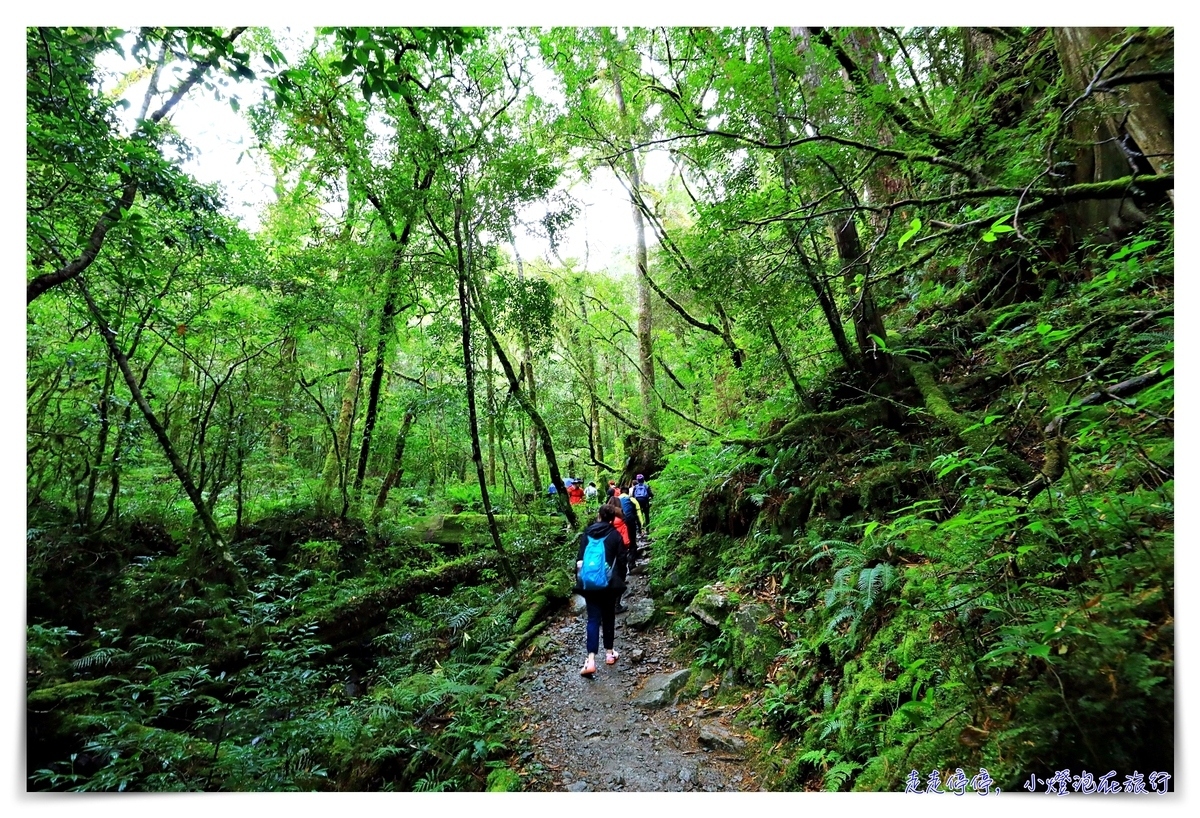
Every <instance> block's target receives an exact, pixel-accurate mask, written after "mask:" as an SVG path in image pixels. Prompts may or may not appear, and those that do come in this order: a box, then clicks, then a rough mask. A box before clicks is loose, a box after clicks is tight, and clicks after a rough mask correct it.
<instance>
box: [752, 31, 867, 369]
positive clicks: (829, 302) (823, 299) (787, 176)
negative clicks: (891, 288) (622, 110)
mask: <svg viewBox="0 0 1200 818" xmlns="http://www.w3.org/2000/svg"><path fill="white" fill-rule="evenodd" d="M762 37H763V43H764V45H765V47H766V50H767V67H768V70H769V71H770V74H771V91H772V94H773V95H774V98H775V123H776V132H777V134H778V137H779V141H780V142H784V141H786V140H787V138H788V132H787V112H786V110H785V109H784V106H783V95H782V93H781V91H780V88H779V74H778V71H777V70H776V68H775V54H774V51H773V50H772V48H771V35H770V32H769V31H768V30H767V29H766V28H763V29H762ZM779 165H780V178H781V180H782V182H783V195H784V206H785V207H791V198H792V162H791V157H790V156H789V155H788V153H787V152H786V151H783V152H781V153H780V156H779ZM784 229H785V231H786V233H787V236H788V240H789V241H790V242H791V245H792V249H793V250H795V252H796V259H797V261H798V262H799V265H800V272H801V273H802V274H803V276H804V279H805V280H806V281H807V282H808V285H809V286H810V287H811V288H812V290H813V293H814V294H815V295H816V296H817V304H818V305H819V306H820V307H821V313H822V314H823V315H824V316H825V321H826V323H827V324H829V333H830V335H832V336H833V342H834V345H835V346H837V350H838V353H839V354H840V355H841V356H842V363H844V364H845V365H846V368H847V369H850V370H853V369H855V368H856V366H857V363H858V362H857V361H856V360H855V356H854V352H853V351H852V350H851V349H850V343H849V342H848V341H847V340H846V331H845V329H843V327H842V316H841V315H840V314H839V313H838V309H837V304H836V303H835V302H834V299H833V293H832V292H831V291H830V288H829V285H828V283H827V282H825V281H824V280H822V278H821V277H820V275H818V274H817V271H816V270H815V269H814V267H813V264H812V260H811V259H809V257H808V254H806V253H805V252H804V246H803V237H802V236H800V234H799V232H798V231H797V230H796V228H795V226H794V225H793V223H792V222H790V221H789V222H787V223H786V225H785V227H784Z"/></svg>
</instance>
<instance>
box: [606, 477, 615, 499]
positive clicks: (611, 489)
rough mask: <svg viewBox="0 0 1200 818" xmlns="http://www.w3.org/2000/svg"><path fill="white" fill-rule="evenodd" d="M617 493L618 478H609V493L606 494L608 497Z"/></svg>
mask: <svg viewBox="0 0 1200 818" xmlns="http://www.w3.org/2000/svg"><path fill="white" fill-rule="evenodd" d="M616 493H617V481H616V480H609V481H608V494H607V495H605V496H606V497H612V496H613V495H614V494H616Z"/></svg>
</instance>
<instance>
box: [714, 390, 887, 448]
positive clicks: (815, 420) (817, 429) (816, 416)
mask: <svg viewBox="0 0 1200 818" xmlns="http://www.w3.org/2000/svg"><path fill="white" fill-rule="evenodd" d="M886 411H887V409H886V407H885V406H884V402H883V401H881V400H873V401H868V402H867V403H856V404H853V405H851V406H846V407H844V408H842V409H835V410H833V411H831V412H814V413H812V414H809V415H801V416H800V417H798V418H796V419H794V420H792V421H790V422H788V424H787V425H786V426H784V427H783V428H782V429H780V430H779V431H778V432H776V433H775V434H773V435H768V436H767V437H760V438H734V439H730V440H724V441H722V442H723V443H725V444H726V445H731V446H751V447H753V446H766V445H768V444H771V443H780V442H782V441H784V440H788V439H792V438H798V437H803V436H805V435H811V434H816V433H821V432H824V433H826V434H832V433H836V432H838V431H839V430H841V428H842V426H844V425H845V423H846V422H847V421H849V420H862V421H863V422H865V423H876V422H878V421H881V420H883V418H884V417H885V415H886Z"/></svg>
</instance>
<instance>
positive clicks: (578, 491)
mask: <svg viewBox="0 0 1200 818" xmlns="http://www.w3.org/2000/svg"><path fill="white" fill-rule="evenodd" d="M567 499H568V500H570V501H571V505H573V506H578V505H582V504H583V486H581V485H579V482H578V481H577V480H572V481H571V482H569V483H567Z"/></svg>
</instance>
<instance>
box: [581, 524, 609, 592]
mask: <svg viewBox="0 0 1200 818" xmlns="http://www.w3.org/2000/svg"><path fill="white" fill-rule="evenodd" d="M615 564H616V563H615V561H614V563H613V565H609V564H608V563H607V562H605V560H604V538H603V537H601V538H600V539H597V538H595V537H591V536H589V537H588V541H587V545H586V546H585V547H584V549H583V567H582V568H580V569H579V584H580V585H581V586H583V590H585V591H599V590H602V589H604V588H607V587H608V583H609V581H610V580H612V574H613V567H614V566H615Z"/></svg>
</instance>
